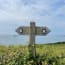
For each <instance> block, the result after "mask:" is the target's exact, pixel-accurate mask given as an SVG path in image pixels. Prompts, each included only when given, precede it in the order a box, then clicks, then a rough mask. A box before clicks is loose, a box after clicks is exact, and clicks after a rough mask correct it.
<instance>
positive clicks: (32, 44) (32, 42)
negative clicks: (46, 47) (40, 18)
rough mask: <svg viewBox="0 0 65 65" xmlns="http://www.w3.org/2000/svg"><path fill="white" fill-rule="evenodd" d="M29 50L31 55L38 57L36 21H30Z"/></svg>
mask: <svg viewBox="0 0 65 65" xmlns="http://www.w3.org/2000/svg"><path fill="white" fill-rule="evenodd" d="M29 51H30V53H31V55H32V56H33V57H34V58H35V57H36V49H35V22H30V42H29Z"/></svg>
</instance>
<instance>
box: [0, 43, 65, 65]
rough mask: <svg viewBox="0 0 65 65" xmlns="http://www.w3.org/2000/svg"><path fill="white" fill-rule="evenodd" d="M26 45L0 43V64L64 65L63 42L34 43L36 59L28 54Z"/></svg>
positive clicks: (64, 49)
mask: <svg viewBox="0 0 65 65" xmlns="http://www.w3.org/2000/svg"><path fill="white" fill-rule="evenodd" d="M28 50H29V49H28V46H22V45H19V46H16V45H11V46H2V45H0V65H35V64H34V62H36V61H38V60H41V61H42V64H43V65H65V42H58V43H53V44H52V43H51V44H36V54H37V55H36V60H35V61H34V59H33V58H31V56H30V55H29V51H28Z"/></svg>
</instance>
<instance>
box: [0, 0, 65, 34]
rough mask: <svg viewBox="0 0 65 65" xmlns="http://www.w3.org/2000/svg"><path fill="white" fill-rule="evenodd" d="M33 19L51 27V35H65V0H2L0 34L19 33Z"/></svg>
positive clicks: (0, 2) (40, 24)
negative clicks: (20, 27) (19, 28)
mask: <svg viewBox="0 0 65 65" xmlns="http://www.w3.org/2000/svg"><path fill="white" fill-rule="evenodd" d="M31 20H33V21H35V22H36V25H37V26H47V27H49V28H50V30H51V33H50V34H49V35H65V0H0V34H17V33H16V32H15V29H16V28H17V27H19V26H26V25H27V26H28V25H29V23H30V21H31Z"/></svg>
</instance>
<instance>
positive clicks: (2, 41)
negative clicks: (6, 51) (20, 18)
mask: <svg viewBox="0 0 65 65" xmlns="http://www.w3.org/2000/svg"><path fill="white" fill-rule="evenodd" d="M55 42H65V35H53V36H36V37H35V43H36V44H47V43H48V44H49V43H55ZM28 44H29V36H23V35H0V45H6V46H8V45H28Z"/></svg>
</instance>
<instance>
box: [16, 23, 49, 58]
mask: <svg viewBox="0 0 65 65" xmlns="http://www.w3.org/2000/svg"><path fill="white" fill-rule="evenodd" d="M16 32H17V33H18V34H20V35H30V42H29V51H30V52H31V54H32V55H33V57H34V58H35V57H36V49H35V36H36V35H40V36H45V35H47V34H48V33H49V32H50V30H49V29H48V27H38V26H36V25H35V22H30V26H29V27H18V28H17V29H16Z"/></svg>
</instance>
